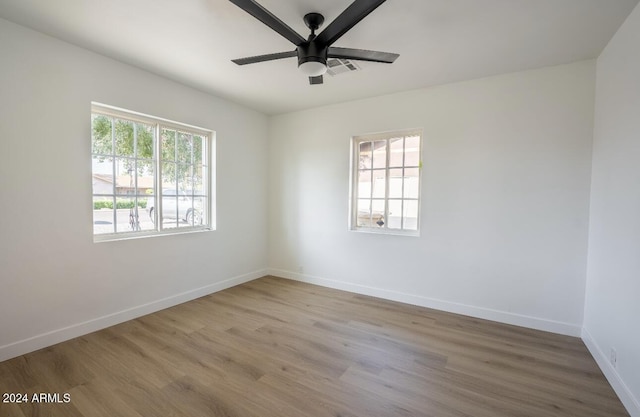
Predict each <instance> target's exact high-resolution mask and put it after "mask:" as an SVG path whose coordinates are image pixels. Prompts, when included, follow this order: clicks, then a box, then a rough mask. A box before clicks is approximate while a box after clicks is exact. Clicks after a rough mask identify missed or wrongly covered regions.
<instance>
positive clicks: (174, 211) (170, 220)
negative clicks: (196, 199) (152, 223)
mask: <svg viewBox="0 0 640 417" xmlns="http://www.w3.org/2000/svg"><path fill="white" fill-rule="evenodd" d="M179 200H180V197H177V196H175V194H174V196H166V195H165V196H163V197H162V213H161V214H160V219H161V221H162V227H164V228H165V229H171V228H175V227H178V222H179V221H180V219H179V218H178V202H179ZM183 204H184V203H183Z"/></svg>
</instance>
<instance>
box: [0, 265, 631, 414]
mask: <svg viewBox="0 0 640 417" xmlns="http://www.w3.org/2000/svg"><path fill="white" fill-rule="evenodd" d="M11 392H12V393H27V394H28V395H29V396H32V395H33V393H40V392H43V393H60V394H64V393H68V394H69V395H70V400H71V401H70V402H68V403H60V404H59V403H54V404H51V403H49V404H42V403H31V402H30V403H26V404H3V403H0V416H1V417H25V416H60V417H76V416H85V417H102V416H104V417H117V416H127V417H138V416H145V417H154V416H197V417H201V416H224V417H231V416H238V417H271V416H274V417H275V416H278V417H281V416H291V417H305V416H309V417H311V416H313V417H355V416H361V417H376V416H385V417H387V416H433V417H449V416H451V417H453V416H457V417H459V416H473V417H502V416H504V417H507V416H508V417H514V416H531V417H546V416H579V417H590V416H592V417H595V416H602V417H604V416H606V417H615V416H628V414H627V413H626V411H625V410H624V408H623V406H622V404H621V403H620V401H619V400H618V398H617V397H616V395H615V393H614V392H613V390H612V389H611V387H610V386H609V384H608V383H607V382H606V380H605V378H604V376H603V375H602V373H601V372H600V370H599V369H598V367H597V365H596V363H595V362H594V360H593V358H592V357H591V356H590V355H589V353H588V352H587V349H586V348H585V346H584V344H583V343H582V341H581V340H580V339H577V338H572V337H567V336H559V335H555V334H550V333H545V332H539V331H535V330H529V329H524V328H520V327H514V326H508V325H504V324H499V323H494V322H489V321H484V320H479V319H474V318H469V317H465V316H458V315H455V314H449V313H444V312H439V311H435V310H430V309H425V308H420V307H415V306H410V305H405V304H400V303H395V302H391V301H385V300H380V299H376V298H372V297H366V296H361V295H356V294H352V293H347V292H342V291H337V290H332V289H327V288H322V287H317V286H312V285H308V284H303V283H299V282H294V281H288V280H284V279H280V278H275V277H265V278H261V279H259V280H256V281H252V282H249V283H247V284H244V285H241V286H238V287H234V288H230V289H227V290H225V291H221V292H219V293H216V294H213V295H210V296H207V297H203V298H200V299H197V300H194V301H192V302H189V303H186V304H182V305H180V306H177V307H174V308H170V309H167V310H163V311H160V312H158V313H155V314H151V315H148V316H145V317H142V318H139V319H137V320H132V321H129V322H126V323H123V324H120V325H118V326H114V327H111V328H109V329H106V330H102V331H99V332H96V333H92V334H89V335H87V336H83V337H79V338H77V339H73V340H70V341H68V342H64V343H61V344H58V345H55V346H52V347H50V348H46V349H43V350H40V351H37V352H34V353H30V354H27V355H24V356H21V357H18V358H15V359H12V360H9V361H5V362H2V363H0V393H11ZM61 399H63V398H62V397H61Z"/></svg>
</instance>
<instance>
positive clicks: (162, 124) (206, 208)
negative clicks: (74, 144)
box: [90, 102, 216, 242]
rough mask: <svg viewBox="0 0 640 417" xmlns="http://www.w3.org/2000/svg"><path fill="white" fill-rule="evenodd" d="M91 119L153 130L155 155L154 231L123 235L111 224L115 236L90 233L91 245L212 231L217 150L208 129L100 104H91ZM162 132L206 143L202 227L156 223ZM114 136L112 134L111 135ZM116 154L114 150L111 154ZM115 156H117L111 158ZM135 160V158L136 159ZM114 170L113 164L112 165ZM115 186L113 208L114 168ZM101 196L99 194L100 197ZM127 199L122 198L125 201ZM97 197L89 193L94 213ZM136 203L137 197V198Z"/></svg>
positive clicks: (159, 193) (125, 231)
mask: <svg viewBox="0 0 640 417" xmlns="http://www.w3.org/2000/svg"><path fill="white" fill-rule="evenodd" d="M94 115H103V116H106V117H110V118H117V119H121V120H126V121H131V122H134V123H136V122H137V123H144V124H146V125H151V126H153V128H154V136H155V141H154V146H155V149H154V155H155V159H154V160H153V164H154V169H153V171H154V173H153V175H154V194H153V197H154V199H155V200H154V208H156V210H154V216H155V221H154V229H153V230H141V231H140V230H138V231H136V230H131V229H127V230H124V231H118V230H117V223H116V224H114V227H115V230H116V232H115V233H100V234H96V233H95V232H94V233H93V241H94V242H108V241H117V240H126V239H134V238H141V237H151V236H165V235H175V234H185V233H194V232H205V231H212V230H215V220H216V210H215V165H214V164H215V160H216V159H215V149H216V132H215V131H213V130H210V129H206V128H202V127H198V126H193V125H188V124H185V123H180V122H176V121H172V120H168V119H163V118H159V117H155V116H150V115H147V114H143V113H138V112H134V111H130V110H125V109H121V108H118V107H114V106H110V105H106V104H102V103H96V102H92V103H91V116H92V118H93V116H94ZM162 129H170V130H176V131H178V132H180V133H188V134H194V135H199V136H202V137H203V138H204V139H205V140H204V141H203V144H202V147H203V160H202V167H203V173H202V182H203V184H202V190H203V192H204V194H205V197H204V203H203V207H202V211H203V212H204V214H205V218H206V221H203V223H202V224H199V225H191V226H181V227H170V228H169V227H164V225H163V222H161V221H158V219H159V217H160V214H159V213H162V201H163V198H162V190H163V183H162V174H161V166H162V162H163V159H162V150H161V146H162V143H161V142H162V140H161V131H162ZM91 131H92V132H91V135H90V137H91V142H92V145H91V148H92V149H91V158H92V160H93V158H94V156H96V155H97V154H94V152H93V121H92V122H91ZM113 134H114V133H113V132H112V135H113ZM113 152H114V153H115V149H114V150H113ZM114 156H117V155H114ZM134 158H138V156H137V155H136V156H135V157H134ZM114 166H115V164H114ZM92 174H93V169H92ZM113 175H114V180H113V182H114V185H113V200H114V204H115V201H116V198H117V197H119V196H120V195H119V194H117V193H116V185H115V182H116V181H115V168H114V174H113ZM135 178H136V179H135V183H136V188H137V176H136V177H135ZM101 195H102V194H98V196H101ZM124 196H126V195H122V196H121V197H124ZM94 197H96V194H94V192H93V189H92V197H91V204H92V209H93V201H94ZM136 199H137V197H136ZM113 210H114V223H115V221H116V219H115V210H116V209H115V207H114V209H113ZM141 215H147V213H146V210H143V212H142V213H139V215H138V217H139V216H141ZM92 223H93V215H92Z"/></svg>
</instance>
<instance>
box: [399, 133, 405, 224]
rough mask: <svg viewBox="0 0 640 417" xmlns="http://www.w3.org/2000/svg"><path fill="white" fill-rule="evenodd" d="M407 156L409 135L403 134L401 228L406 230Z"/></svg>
mask: <svg viewBox="0 0 640 417" xmlns="http://www.w3.org/2000/svg"><path fill="white" fill-rule="evenodd" d="M406 156H407V137H406V136H403V137H402V188H401V194H400V197H401V198H402V199H401V200H400V229H401V230H404V179H405V178H406V175H405V166H404V163H405V158H406Z"/></svg>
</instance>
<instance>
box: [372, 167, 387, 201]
mask: <svg viewBox="0 0 640 417" xmlns="http://www.w3.org/2000/svg"><path fill="white" fill-rule="evenodd" d="M386 179H387V178H386V171H385V170H382V169H376V170H374V171H373V198H385V189H386V186H387V184H386Z"/></svg>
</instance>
